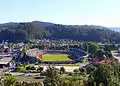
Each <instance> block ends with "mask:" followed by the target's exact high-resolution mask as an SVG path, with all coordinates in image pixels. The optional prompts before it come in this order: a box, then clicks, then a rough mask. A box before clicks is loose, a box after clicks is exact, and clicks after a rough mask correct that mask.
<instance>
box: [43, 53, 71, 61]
mask: <svg viewBox="0 0 120 86" xmlns="http://www.w3.org/2000/svg"><path fill="white" fill-rule="evenodd" d="M42 61H71V59H70V58H68V55H67V54H44V55H42Z"/></svg>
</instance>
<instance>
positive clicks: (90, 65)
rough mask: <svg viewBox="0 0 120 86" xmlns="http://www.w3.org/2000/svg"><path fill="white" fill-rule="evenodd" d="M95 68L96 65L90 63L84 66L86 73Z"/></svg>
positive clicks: (93, 70)
mask: <svg viewBox="0 0 120 86" xmlns="http://www.w3.org/2000/svg"><path fill="white" fill-rule="evenodd" d="M96 69H97V67H95V66H93V65H92V64H88V65H87V66H86V71H87V73H89V74H90V73H91V72H95V70H96Z"/></svg>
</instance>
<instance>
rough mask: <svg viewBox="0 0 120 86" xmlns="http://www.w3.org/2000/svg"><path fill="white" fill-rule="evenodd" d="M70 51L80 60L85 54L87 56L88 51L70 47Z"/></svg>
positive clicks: (74, 57) (73, 56) (75, 58)
mask: <svg viewBox="0 0 120 86" xmlns="http://www.w3.org/2000/svg"><path fill="white" fill-rule="evenodd" d="M68 53H69V54H70V55H71V57H72V59H74V60H78V59H83V56H86V55H87V53H86V52H85V51H83V50H81V49H78V48H70V49H68Z"/></svg>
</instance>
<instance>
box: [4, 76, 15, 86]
mask: <svg viewBox="0 0 120 86" xmlns="http://www.w3.org/2000/svg"><path fill="white" fill-rule="evenodd" d="M16 81H17V80H16V78H15V77H14V76H11V75H8V76H5V77H4V81H3V83H4V86H14V84H15V83H16Z"/></svg>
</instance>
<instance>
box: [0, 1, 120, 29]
mask: <svg viewBox="0 0 120 86" xmlns="http://www.w3.org/2000/svg"><path fill="white" fill-rule="evenodd" d="M31 21H44V22H53V23H57V24H66V25H101V26H107V27H120V0H0V23H7V22H31Z"/></svg>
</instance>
